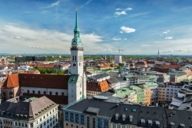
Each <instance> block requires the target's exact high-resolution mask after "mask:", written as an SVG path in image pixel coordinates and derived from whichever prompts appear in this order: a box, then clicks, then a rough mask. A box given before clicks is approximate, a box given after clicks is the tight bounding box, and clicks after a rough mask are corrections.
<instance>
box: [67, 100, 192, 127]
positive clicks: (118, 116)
mask: <svg viewBox="0 0 192 128" xmlns="http://www.w3.org/2000/svg"><path fill="white" fill-rule="evenodd" d="M63 111H64V126H63V127H64V128H143V127H145V128H169V127H170V128H178V127H179V128H190V127H191V125H192V123H191V121H192V119H191V118H190V117H191V116H192V112H191V111H190V112H186V111H179V110H169V109H165V108H162V107H146V106H140V105H131V104H124V103H115V102H105V101H104V100H103V99H85V100H82V101H80V102H79V103H76V104H73V105H69V106H67V107H66V108H64V109H63Z"/></svg>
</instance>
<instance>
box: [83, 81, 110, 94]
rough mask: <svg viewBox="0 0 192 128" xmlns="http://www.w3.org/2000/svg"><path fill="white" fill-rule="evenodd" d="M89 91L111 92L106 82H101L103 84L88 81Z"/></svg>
mask: <svg viewBox="0 0 192 128" xmlns="http://www.w3.org/2000/svg"><path fill="white" fill-rule="evenodd" d="M87 90H89V91H97V92H106V91H108V90H109V84H108V82H107V81H106V80H104V81H101V82H96V81H88V82H87Z"/></svg>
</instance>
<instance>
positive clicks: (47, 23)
mask: <svg viewBox="0 0 192 128" xmlns="http://www.w3.org/2000/svg"><path fill="white" fill-rule="evenodd" d="M76 9H78V13H79V26H80V30H81V38H82V41H83V44H84V47H85V53H86V54H98V53H100V54H102V53H103V54H116V53H118V49H121V52H122V54H157V51H158V49H160V53H161V54H181V55H183V54H190V55H191V54H192V36H191V33H192V15H191V12H192V0H1V1H0V43H1V47H0V53H16V54H20V53H61V54H62V53H63V54H65V53H69V48H70V44H71V39H72V37H73V28H74V14H75V10H76Z"/></svg>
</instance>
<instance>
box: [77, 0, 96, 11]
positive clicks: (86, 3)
mask: <svg viewBox="0 0 192 128" xmlns="http://www.w3.org/2000/svg"><path fill="white" fill-rule="evenodd" d="M92 1H93V0H87V1H86V2H85V3H84V4H82V5H81V6H80V7H79V8H78V9H82V8H84V7H85V6H86V5H88V4H90V3H91V2H92Z"/></svg>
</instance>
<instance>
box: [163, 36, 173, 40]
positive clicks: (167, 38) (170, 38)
mask: <svg viewBox="0 0 192 128" xmlns="http://www.w3.org/2000/svg"><path fill="white" fill-rule="evenodd" d="M164 39H165V40H172V39H173V37H172V36H166V37H165V38H164Z"/></svg>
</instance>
